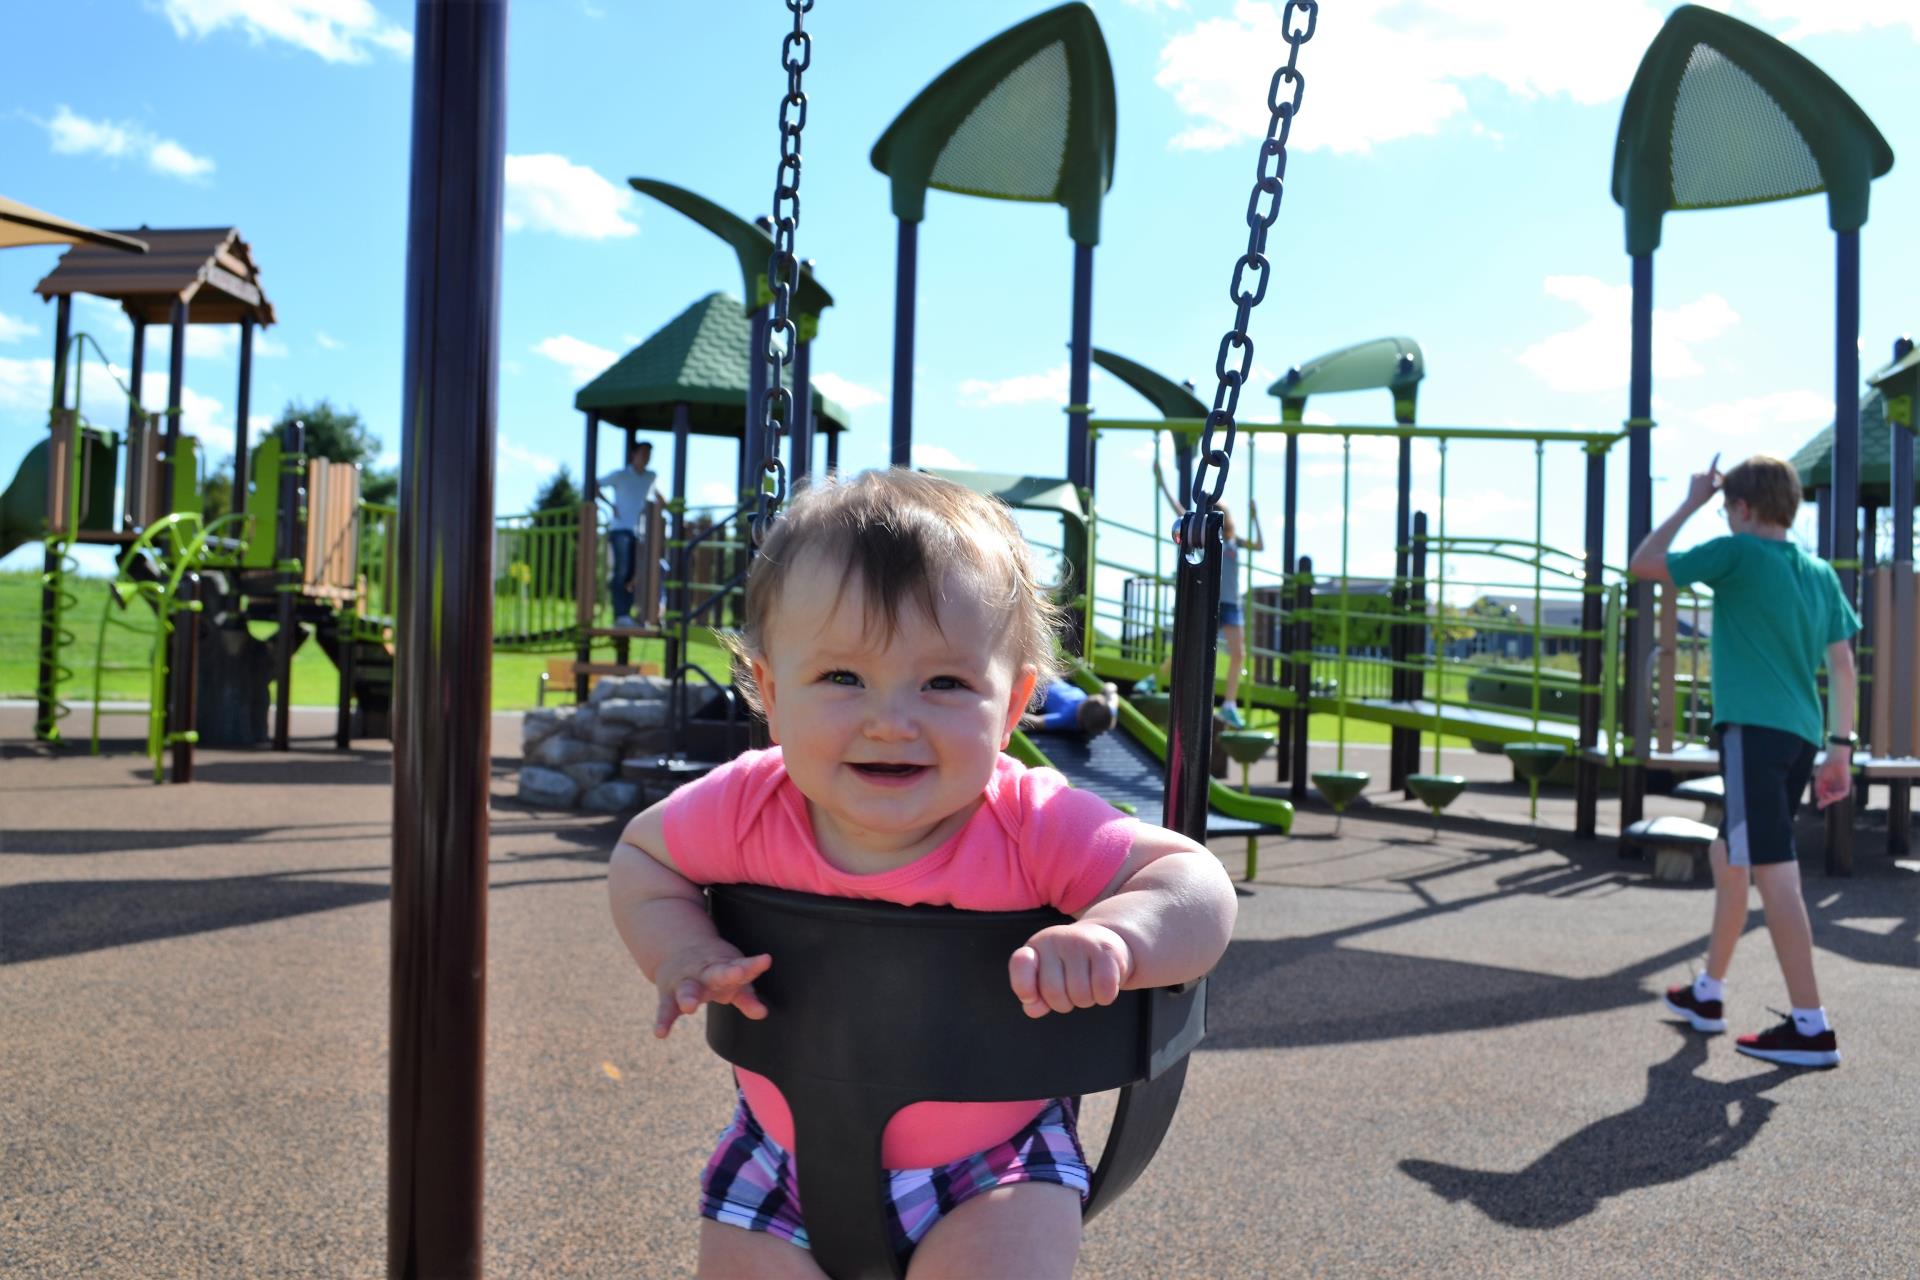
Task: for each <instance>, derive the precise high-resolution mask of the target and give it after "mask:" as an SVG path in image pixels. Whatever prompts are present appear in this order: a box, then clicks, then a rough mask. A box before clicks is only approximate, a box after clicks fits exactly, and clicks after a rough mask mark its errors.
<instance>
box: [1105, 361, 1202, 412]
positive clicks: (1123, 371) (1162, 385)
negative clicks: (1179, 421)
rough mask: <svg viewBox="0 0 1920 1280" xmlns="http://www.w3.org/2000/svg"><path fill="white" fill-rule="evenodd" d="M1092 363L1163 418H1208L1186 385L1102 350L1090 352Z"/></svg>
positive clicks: (1191, 389) (1190, 387)
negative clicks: (1123, 385)
mask: <svg viewBox="0 0 1920 1280" xmlns="http://www.w3.org/2000/svg"><path fill="white" fill-rule="evenodd" d="M1093 362H1094V363H1095V364H1097V365H1099V366H1100V367H1101V368H1102V369H1105V370H1106V371H1107V372H1108V373H1110V374H1112V375H1113V376H1114V377H1116V378H1118V379H1120V381H1122V382H1124V383H1126V384H1127V385H1128V386H1129V387H1132V388H1133V389H1134V390H1135V391H1138V392H1139V393H1140V394H1141V395H1143V396H1145V397H1146V398H1147V400H1148V401H1149V402H1150V403H1151V404H1152V405H1153V407H1154V408H1156V409H1158V410H1159V411H1160V416H1161V417H1163V418H1204V417H1206V416H1207V413H1208V406H1207V404H1206V402H1205V401H1203V400H1202V399H1200V397H1199V396H1196V395H1195V394H1193V387H1192V386H1191V385H1189V384H1182V383H1178V382H1175V381H1174V380H1173V379H1172V378H1168V377H1165V376H1163V375H1161V374H1158V373H1155V372H1154V371H1153V370H1151V369H1149V368H1147V367H1146V366H1145V365H1143V364H1135V363H1134V362H1133V361H1131V360H1129V359H1127V358H1126V357H1125V356H1117V355H1115V354H1113V352H1111V351H1102V350H1101V349H1100V348H1099V347H1095V348H1094V349H1093Z"/></svg>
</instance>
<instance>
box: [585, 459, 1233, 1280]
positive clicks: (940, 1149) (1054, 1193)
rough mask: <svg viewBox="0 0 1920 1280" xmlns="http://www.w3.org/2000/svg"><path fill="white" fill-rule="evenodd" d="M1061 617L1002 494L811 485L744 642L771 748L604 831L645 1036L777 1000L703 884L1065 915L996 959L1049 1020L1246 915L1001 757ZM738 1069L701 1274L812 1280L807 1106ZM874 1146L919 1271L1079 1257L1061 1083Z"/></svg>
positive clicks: (1190, 969)
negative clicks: (1049, 1092) (803, 1175)
mask: <svg viewBox="0 0 1920 1280" xmlns="http://www.w3.org/2000/svg"><path fill="white" fill-rule="evenodd" d="M1056 624H1057V615H1056V611H1055V609H1054V607H1053V606H1052V604H1051V603H1050V602H1049V601H1048V599H1047V596H1046V594H1045V592H1044V591H1043V589H1042V587H1041V585H1040V583H1039V581H1038V578H1037V575H1036V573H1035V571H1034V566H1033V563H1032V558H1031V554H1030V552H1029V551H1028V549H1027V545H1026V543H1025V541H1024V540H1023V539H1022V538H1021V535H1020V532H1019V530H1018V528H1017V527H1016V526H1015V525H1014V522H1013V520H1012V518H1011V516H1010V514H1009V513H1008V511H1007V510H1006V509H1005V508H1004V507H1003V506H1001V505H1000V504H999V503H997V502H995V501H994V500H993V499H991V498H987V497H983V496H981V495H979V494H976V493H973V492H972V491H970V490H967V489H965V488H962V487H961V486H959V485H956V484H953V483H950V482H948V481H944V480H939V479H936V478H934V477H931V476H926V475H921V474H917V473H914V472H909V471H903V470H890V471H870V472H866V473H863V474H861V475H858V476H855V477H852V478H850V479H847V480H844V481H839V482H829V483H824V484H822V485H820V486H818V487H815V488H812V489H808V490H805V491H803V492H802V493H800V494H799V496H798V497H796V498H795V500H794V502H793V504H792V506H791V508H790V509H789V511H788V513H787V514H786V516H785V517H784V518H783V519H782V520H780V521H779V522H778V523H777V524H776V525H775V526H774V527H773V529H772V531H771V532H770V533H769V535H768V537H767V539H766V543H765V545H764V546H763V547H762V549H761V553H760V555H759V557H758V559H757V560H756V561H755V563H754V567H753V571H752V573H751V575H750V577H749V579H748V583H747V599H746V622H745V626H744V628H743V629H742V632H741V635H740V637H739V639H738V646H739V650H740V652H741V655H742V656H743V657H744V658H745V660H746V663H747V665H748V666H749V667H750V669H751V672H752V683H751V686H750V687H749V689H748V694H749V697H751V698H752V699H753V700H754V702H755V704H756V705H757V707H758V709H759V710H760V711H762V712H763V713H764V714H765V716H766V719H767V727H768V731H769V734H770V736H771V737H772V739H773V741H774V742H775V743H776V744H777V745H775V746H773V747H771V748H769V749H768V750H765V751H750V752H748V753H746V754H745V755H743V756H741V757H739V758H738V759H736V760H734V761H732V762H730V763H729V764H726V765H724V766H722V767H721V768H719V769H716V770H714V771H713V772H712V773H711V774H708V775H707V776H706V777H705V778H703V779H701V780H700V781H698V782H695V783H692V784H690V785H688V786H686V787H683V788H681V789H680V790H679V791H677V792H675V793H674V794H673V795H672V796H670V797H669V798H667V799H666V800H664V801H662V802H660V803H659V804H656V805H654V806H653V807H652V808H650V809H648V810H647V811H646V812H644V813H642V814H640V815H639V816H638V817H636V818H635V819H634V820H633V821H632V822H631V823H629V824H628V825H627V828H626V830H625V832H624V833H623V834H622V836H621V839H620V843H619V844H618V845H617V846H615V848H614V851H613V858H612V863H611V866H610V868H609V873H608V882H607V884H608V894H609V897H610V899H611V902H612V908H613V917H614V923H615V925H616V927H617V928H618V929H619V931H620V936H621V938H622V939H623V940H624V941H625V942H626V944H627V949H628V950H629V951H631V952H632V953H633V958H634V961H635V962H636V963H637V964H638V965H639V966H640V969H641V972H643V973H645V974H646V975H647V977H648V978H650V979H651V980H652V981H653V984H654V986H655V987H656V988H657V989H658V993H659V1013H658V1015H657V1018H656V1021H655V1024H654V1033H655V1034H656V1035H659V1036H665V1035H666V1034H667V1033H668V1031H669V1030H670V1029H671V1028H672V1026H673V1024H674V1022H675V1020H676V1019H678V1018H679V1017H681V1016H682V1015H685V1014H691V1013H693V1012H694V1011H695V1010H696V1009H698V1008H699V1007H700V1006H701V1005H702V1004H705V1003H708V1002H714V1003H720V1004H730V1005H733V1006H734V1007H735V1008H736V1009H738V1010H739V1011H740V1012H741V1013H742V1014H744V1015H745V1016H747V1017H749V1018H764V1017H765V1016H766V1015H767V1010H766V1007H765V1006H764V1005H763V1004H762V1003H761V1001H760V999H759V998H758V997H757V996H756V995H755V994H754V988H753V983H754V979H756V978H758V977H759V976H760V975H761V974H763V973H765V972H766V971H767V969H768V968H769V966H770V965H771V964H772V960H771V958H770V957H768V956H765V955H756V956H746V955H742V954H741V953H740V951H739V950H738V949H736V948H735V947H733V946H731V945H729V944H728V942H727V941H726V940H725V939H724V938H721V937H719V936H718V935H717V934H716V933H715V931H714V927H713V924H712V922H711V920H710V919H709V918H708V916H707V912H706V909H705V906H704V902H703V895H702V889H701V886H703V885H708V884H757V885H767V886H771V887H774V888H779V889H791V890H798V891H801V892H806V893H819V894H832V895H837V896H840V897H848V898H866V899H873V900H878V901H884V902H896V903H904V904H914V903H933V904H939V905H944V906H952V907H960V908H964V909H968V910H976V911H1012V910H1022V909H1030V908H1035V907H1053V908H1055V909H1057V910H1059V911H1061V912H1064V913H1065V914H1067V915H1069V916H1072V917H1074V919H1073V921H1072V922H1071V923H1068V924H1062V925H1057V926H1054V927H1051V928H1047V929H1042V930H1041V931H1039V932H1038V933H1036V934H1034V935H1033V937H1031V938H1029V939H1028V940H1027V943H1026V945H1025V946H1023V947H1021V948H1019V949H1018V950H1017V951H1015V952H1014V953H1013V954H1012V955H1010V956H1008V957H1007V999H1009V1000H1016V1001H1019V1002H1020V1004H1021V1005H1022V1007H1023V1008H1024V1009H1025V1011H1026V1013H1027V1014H1028V1016H1030V1017H1035V1018H1040V1017H1048V1016H1057V1015H1062V1014H1065V1015H1071V1014H1072V1012H1073V1010H1075V1009H1085V1008H1090V1007H1092V1006H1094V1005H1103V1004H1110V1003H1112V1001H1113V1000H1114V999H1115V998H1116V996H1117V995H1118V993H1119V992H1121V991H1123V990H1131V989H1135V988H1145V987H1160V986H1169V985H1173V984H1176V983H1181V982H1187V981H1190V980H1192V979H1194V978H1198V977H1200V976H1201V975H1203V974H1205V973H1206V972H1207V971H1208V970H1210V969H1211V968H1213V966H1214V964H1215V962H1216V961H1218V960H1219V958H1220V956H1221V953H1222V952H1224V951H1225V950H1226V945H1227V939H1228V936H1229V934H1230V933H1231V932H1232V928H1233V919H1234V895H1233V888H1232V885H1231V884H1230V882H1229V881H1228V878H1227V875H1226V872H1225V871H1224V870H1223V869H1222V867H1221V865H1220V863H1219V862H1218V861H1217V860H1216V859H1215V857H1214V856H1213V854H1211V853H1210V852H1208V851H1207V850H1206V849H1205V848H1203V847H1202V846H1200V845H1198V844H1195V843H1194V842H1193V841H1191V840H1188V839H1187V838H1186V837H1184V836H1180V835H1177V834H1175V833H1173V832H1171V831H1167V830H1165V829H1163V828H1161V827H1157V826H1152V825H1149V824H1145V823H1141V822H1138V821H1136V820H1134V819H1133V818H1131V817H1129V816H1127V815H1126V814H1124V813H1121V812H1120V811H1119V810H1117V809H1115V808H1113V807H1112V806H1111V805H1110V804H1108V803H1107V802H1106V801H1104V800H1101V799H1100V798H1099V797H1097V796H1094V795H1092V794H1089V793H1087V792H1084V791H1076V790H1073V789H1071V788H1070V787H1068V786H1067V784H1066V781H1065V779H1063V778H1062V777H1061V776H1060V775H1059V774H1058V773H1056V772H1054V771H1053V770H1050V769H1028V768H1026V767H1024V766H1022V765H1021V764H1019V763H1017V762H1016V761H1014V760H1013V759H1011V758H1010V757H1008V756H1007V755H1005V754H1004V750H1005V748H1006V746H1007V743H1008V741H1009V739H1010V738H1011V737H1012V734H1013V731H1014V729H1015V728H1017V727H1018V726H1019V723H1020V718H1021V715H1022V713H1023V712H1025V711H1026V710H1027V709H1028V708H1029V706H1030V705H1031V704H1032V703H1033V701H1034V691H1035V689H1036V688H1045V687H1046V683H1047V681H1048V680H1049V679H1050V678H1051V677H1052V675H1053V674H1054V672H1055V662H1054V648H1053V636H1054V634H1055V631H1056ZM939 998H940V993H939V992H938V991H928V992H927V999H928V1000H929V1001H937V1000H938V999H939ZM738 1078H739V1092H740V1097H739V1102H738V1104H737V1106H736V1107H735V1110H734V1114H733V1118H732V1120H731V1121H730V1122H729V1123H728V1125H727V1127H726V1129H725V1130H724V1131H723V1132H722V1133H721V1135H720V1141H719V1146H718V1149H717V1150H716V1151H715V1152H714V1154H713V1158H712V1159H711V1160H710V1161H709V1162H708V1164H707V1168H706V1172H705V1175H704V1176H703V1178H702V1190H703V1195H702V1199H701V1208H700V1213H701V1216H702V1217H703V1218H705V1219H706V1221H705V1222H703V1223H701V1235H700V1270H699V1274H700V1275H701V1276H705V1277H710V1278H713V1280H718V1278H720V1277H728V1278H731V1277H739V1276H769V1277H809V1278H811V1280H820V1278H821V1277H822V1272H821V1271H820V1269H819V1268H818V1267H817V1266H816V1265H815V1264H814V1262H813V1259H812V1257H811V1255H810V1254H809V1253H808V1252H807V1229H806V1225H805V1221H806V1220H805V1213H804V1207H803V1206H802V1205H801V1204H800V1203H799V1199H798V1192H797V1185H796V1181H795V1174H794V1162H795V1161H796V1160H797V1159H805V1158H806V1153H805V1152H804V1151H799V1152H796V1151H795V1150H794V1140H793V1121H792V1116H791V1114H790V1113H789V1111H788V1110H787V1106H786V1103H785V1101H784V1100H783V1099H782V1098H781V1096H780V1093H779V1091H778V1090H777V1089H776V1088H774V1086H773V1084H772V1083H771V1082H770V1081H768V1080H766V1079H765V1078H763V1077H760V1076H757V1075H754V1074H752V1073H751V1072H747V1071H741V1072H739V1073H738ZM881 1156H882V1162H883V1163H884V1164H885V1165H886V1167H887V1170H888V1173H889V1182H890V1190H889V1198H890V1201H891V1203H890V1207H889V1212H888V1220H889V1223H890V1225H891V1228H892V1230H893V1234H894V1247H895V1250H896V1252H897V1253H898V1254H899V1255H900V1256H901V1257H902V1258H903V1259H910V1263H909V1271H908V1274H909V1277H910V1280H934V1278H936V1277H942V1276H948V1277H963V1276H964V1277H977V1276H984V1275H1015V1274H1017V1275H1021V1276H1025V1277H1035V1278H1036V1280H1037V1278H1039V1277H1063V1278H1064V1277H1067V1276H1069V1275H1070V1274H1071V1273H1072V1271H1073V1266H1074V1261H1075V1258H1076V1257H1077V1255H1078V1253H1079V1247H1080V1209H1081V1203H1082V1201H1083V1199H1084V1198H1085V1196H1086V1195H1087V1190H1088V1168H1087V1163H1086V1160H1085V1157H1084V1156H1083V1154H1082V1152H1081V1149H1080V1141H1079V1137H1078V1135H1077V1133H1076V1131H1075V1117H1074V1114H1073V1107H1072V1104H1071V1101H1070V1100H1068V1099H1064V1098H1036V1099H1033V1100H1031V1101H1028V1102H1018V1103H941V1102H927V1103H918V1104H915V1105H913V1106H911V1107H908V1108H906V1109H904V1110H902V1111H901V1112H900V1113H899V1114H898V1115H896V1116H895V1117H894V1118H893V1120H892V1121H891V1122H890V1123H889V1124H888V1126H887V1130H886V1133H885V1136H884V1138H883V1141H882V1153H881Z"/></svg>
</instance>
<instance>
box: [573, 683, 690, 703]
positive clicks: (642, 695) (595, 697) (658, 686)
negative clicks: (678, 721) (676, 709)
mask: <svg viewBox="0 0 1920 1280" xmlns="http://www.w3.org/2000/svg"><path fill="white" fill-rule="evenodd" d="M671 687H672V685H671V684H670V683H669V682H668V681H666V680H663V679H662V678H660V677H659V676H605V677H603V678H602V679H601V680H600V682H599V683H598V684H596V685H594V686H593V692H592V694H590V695H589V696H588V701H590V702H591V703H593V704H594V705H595V706H599V705H600V704H601V703H603V702H609V701H614V700H619V701H625V702H663V701H665V700H666V696H667V690H668V689H669V688H671Z"/></svg>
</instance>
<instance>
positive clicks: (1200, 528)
mask: <svg viewBox="0 0 1920 1280" xmlns="http://www.w3.org/2000/svg"><path fill="white" fill-rule="evenodd" d="M1319 18H1320V5H1319V0H1287V7H1286V12H1285V13H1284V14H1283V15H1282V16H1281V24H1282V33H1283V34H1284V35H1285V37H1286V41H1287V61H1286V64H1285V65H1284V66H1282V67H1281V68H1280V69H1279V70H1278V71H1276V72H1274V73H1273V82H1272V83H1271V84H1270V85H1268V87H1267V107H1268V109H1269V111H1270V112H1271V116H1270V118H1269V119H1268V121H1267V136H1266V138H1265V139H1264V140H1263V141H1262V142H1261V143H1260V159H1259V163H1258V165H1257V166H1256V167H1255V170H1254V183H1253V192H1252V194H1251V195H1250V196H1249V197H1248V198H1247V251H1246V252H1245V253H1243V254H1241V255H1240V257H1239V259H1238V260H1236V261H1235V262H1234V264H1233V280H1232V282H1231V284H1229V286H1228V289H1227V296H1228V297H1230V298H1232V299H1233V308H1234V310H1233V328H1231V329H1229V330H1227V333H1226V336H1225V337H1223V338H1221V339H1220V353H1219V355H1218V356H1217V357H1215V360H1214V372H1215V373H1216V374H1217V375H1218V376H1219V379H1220V383H1219V386H1218V387H1217V388H1216V389H1215V391H1214V393H1213V409H1212V410H1211V411H1210V412H1209V413H1208V414H1207V419H1206V429H1205V432H1204V434H1203V435H1202V436H1201V440H1200V448H1199V450H1198V458H1197V460H1196V462H1195V464H1194V473H1193V484H1192V487H1191V489H1190V492H1191V493H1192V495H1193V496H1192V499H1191V503H1192V510H1190V511H1188V512H1187V513H1186V514H1185V515H1183V516H1182V517H1181V518H1180V535H1179V536H1180V545H1181V547H1182V548H1183V549H1184V550H1185V551H1186V553H1187V555H1188V556H1189V557H1196V556H1198V555H1200V554H1201V552H1202V549H1203V548H1204V546H1205V542H1204V540H1203V536H1202V535H1203V532H1204V529H1205V523H1206V522H1205V519H1204V517H1205V516H1206V513H1207V512H1209V511H1211V510H1212V509H1213V508H1214V507H1215V506H1217V505H1219V502H1220V495H1221V494H1222V493H1224V492H1225V491H1226V487H1227V469H1228V467H1229V465H1230V464H1231V462H1232V460H1233V438H1234V418H1233V414H1234V410H1235V409H1237V408H1238V407H1239V405H1240V389H1241V388H1242V387H1244V386H1245V385H1246V381H1247V378H1248V376H1249V375H1250V374H1251V373H1252V372H1253V339H1252V338H1250V337H1248V336H1247V321H1248V320H1249V319H1250V318H1251V317H1252V315H1253V309H1254V308H1255V307H1257V306H1259V305H1260V302H1261V299H1263V298H1265V297H1266V296H1267V282H1268V280H1269V279H1270V277H1271V275H1272V264H1271V263H1270V262H1269V261H1268V260H1267V256H1266V249H1267V231H1268V230H1269V229H1270V228H1271V227H1272V226H1273V223H1274V220H1275V219H1276V218H1278V217H1279V216H1280V198H1281V196H1282V194H1283V193H1284V191H1285V178H1286V173H1287V137H1288V135H1289V134H1291V133H1292V131H1293V119H1294V117H1295V116H1296V115H1298V114H1299V112H1300V99H1301V96H1302V95H1303V94H1304V93H1305V92H1306V88H1307V81H1306V77H1305V76H1303V75H1301V73H1300V71H1299V69H1298V67H1297V66H1296V63H1297V62H1298V61H1299V58H1300V46H1301V45H1303V44H1305V43H1306V42H1307V41H1309V40H1311V39H1313V29H1314V26H1315V25H1316V24H1317V23H1318V22H1319ZM1249 272H1252V273H1253V282H1252V284H1251V285H1249V284H1248V273H1249ZM1216 427H1222V428H1225V431H1226V435H1225V438H1224V439H1223V440H1222V441H1221V442H1220V444H1219V445H1218V446H1216V445H1215V444H1214V439H1213V433H1214V429H1215V428H1216ZM1209 469H1211V474H1209Z"/></svg>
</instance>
